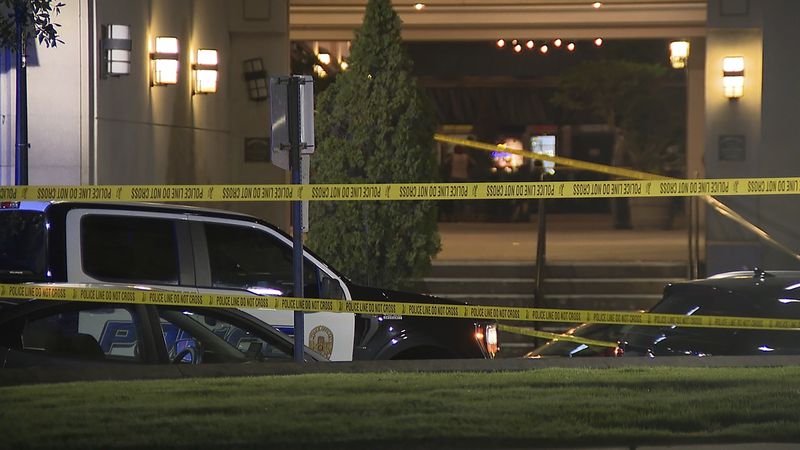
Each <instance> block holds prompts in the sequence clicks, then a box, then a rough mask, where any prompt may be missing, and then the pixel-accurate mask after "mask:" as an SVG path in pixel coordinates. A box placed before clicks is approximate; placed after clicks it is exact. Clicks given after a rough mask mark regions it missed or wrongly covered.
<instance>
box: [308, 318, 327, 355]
mask: <svg viewBox="0 0 800 450" xmlns="http://www.w3.org/2000/svg"><path fill="white" fill-rule="evenodd" d="M308 346H309V347H311V348H312V349H313V350H314V351H316V352H317V353H319V354H321V355H323V356H324V357H326V358H330V357H331V353H333V332H332V331H331V330H330V328H328V327H326V326H324V325H320V326H318V327H314V329H312V330H311V332H310V333H308Z"/></svg>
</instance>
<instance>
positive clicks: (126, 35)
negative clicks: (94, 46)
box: [101, 25, 131, 77]
mask: <svg viewBox="0 0 800 450" xmlns="http://www.w3.org/2000/svg"><path fill="white" fill-rule="evenodd" d="M101 46H102V48H103V63H104V64H103V76H104V77H108V76H112V77H118V76H121V75H130V73H131V28H130V27H129V26H128V25H105V26H103V40H102V42H101Z"/></svg>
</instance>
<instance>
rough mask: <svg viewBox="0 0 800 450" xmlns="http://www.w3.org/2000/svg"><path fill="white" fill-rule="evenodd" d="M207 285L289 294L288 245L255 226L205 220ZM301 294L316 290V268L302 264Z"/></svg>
mask: <svg viewBox="0 0 800 450" xmlns="http://www.w3.org/2000/svg"><path fill="white" fill-rule="evenodd" d="M205 230H206V239H207V241H208V257H209V263H210V266H211V285H212V287H219V288H233V289H246V290H249V291H251V292H253V293H256V294H262V295H285V296H290V295H292V293H293V291H294V268H293V265H292V247H291V246H290V245H287V244H285V243H283V242H281V241H279V240H278V239H276V238H274V237H272V236H270V235H269V234H267V233H265V232H264V231H261V230H258V229H256V228H247V227H238V226H231V225H221V224H214V223H207V224H206V225H205ZM303 278H304V280H305V282H304V294H305V296H306V297H313V296H317V295H318V294H319V285H318V275H317V268H316V267H315V266H314V265H313V264H312V263H311V262H309V261H308V260H306V262H305V265H304V267H303Z"/></svg>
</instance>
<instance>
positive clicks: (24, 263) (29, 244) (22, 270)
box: [0, 210, 47, 281]
mask: <svg viewBox="0 0 800 450" xmlns="http://www.w3.org/2000/svg"><path fill="white" fill-rule="evenodd" d="M46 247H47V246H46V236H45V216H44V213H42V212H40V211H21V210H17V211H4V212H2V213H0V279H2V280H13V281H41V280H44V279H45V277H46V273H45V272H46V270H47V269H46V251H47V248H46Z"/></svg>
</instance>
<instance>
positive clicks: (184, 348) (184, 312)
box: [159, 308, 292, 364]
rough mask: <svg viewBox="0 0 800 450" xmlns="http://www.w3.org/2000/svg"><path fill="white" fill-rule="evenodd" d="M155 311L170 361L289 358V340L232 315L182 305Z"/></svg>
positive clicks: (290, 356)
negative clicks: (250, 327) (241, 322)
mask: <svg viewBox="0 0 800 450" xmlns="http://www.w3.org/2000/svg"><path fill="white" fill-rule="evenodd" d="M159 315H160V317H161V330H162V332H163V334H164V344H165V345H166V347H167V354H168V355H169V358H170V360H171V361H172V362H173V363H182V364H200V363H231V362H242V361H248V360H256V361H261V360H265V359H287V360H288V359H292V347H291V345H290V344H288V343H287V342H285V341H281V340H279V339H278V338H273V339H270V338H269V336H266V335H264V334H262V333H259V332H257V331H255V330H251V329H249V327H247V326H246V325H237V324H234V323H233V322H235V321H236V320H235V319H234V318H223V317H221V315H219V314H218V313H214V312H206V311H198V310H195V309H186V308H183V309H171V308H160V310H159Z"/></svg>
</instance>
